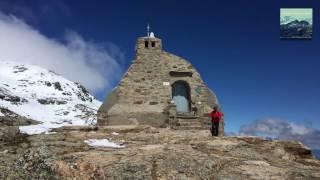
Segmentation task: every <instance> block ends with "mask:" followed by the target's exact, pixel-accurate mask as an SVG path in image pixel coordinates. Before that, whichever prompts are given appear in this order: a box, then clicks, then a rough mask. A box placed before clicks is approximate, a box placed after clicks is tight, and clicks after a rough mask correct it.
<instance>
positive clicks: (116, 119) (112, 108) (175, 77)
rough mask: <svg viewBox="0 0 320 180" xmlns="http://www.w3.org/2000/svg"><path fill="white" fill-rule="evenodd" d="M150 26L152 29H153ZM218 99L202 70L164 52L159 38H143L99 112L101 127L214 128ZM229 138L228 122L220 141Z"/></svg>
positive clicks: (222, 126) (220, 134)
mask: <svg viewBox="0 0 320 180" xmlns="http://www.w3.org/2000/svg"><path fill="white" fill-rule="evenodd" d="M148 27H149V26H148ZM216 105H217V106H219V105H218V100H217V97H216V95H215V94H214V93H213V92H212V91H211V90H210V89H209V88H208V87H207V86H206V85H205V83H204V82H203V81H202V79H201V77H200V74H199V73H198V72H197V71H196V69H195V68H194V67H193V66H192V65H191V64H190V63H189V62H188V61H187V60H184V59H182V58H181V57H178V56H175V55H173V54H171V53H168V52H166V51H164V50H163V47H162V41H161V39H159V38H156V37H155V35H154V33H152V32H151V33H149V28H148V33H147V36H146V37H140V38H138V40H137V43H136V47H135V58H134V60H133V62H132V64H131V66H130V67H129V69H128V71H127V72H126V73H125V74H124V76H123V77H122V79H121V81H120V82H119V84H118V86H117V87H115V88H114V89H113V90H112V91H111V92H110V93H109V94H108V95H107V97H106V99H105V101H104V103H103V104H102V106H101V107H100V109H99V111H98V125H99V126H108V125H151V126H155V127H171V128H173V129H201V128H209V127H210V118H209V113H210V112H211V110H212V107H213V106H216ZM223 134H224V120H222V121H221V123H220V128H219V136H223Z"/></svg>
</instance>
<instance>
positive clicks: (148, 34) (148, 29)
mask: <svg viewBox="0 0 320 180" xmlns="http://www.w3.org/2000/svg"><path fill="white" fill-rule="evenodd" d="M147 36H148V37H149V36H150V26H149V24H148V25H147Z"/></svg>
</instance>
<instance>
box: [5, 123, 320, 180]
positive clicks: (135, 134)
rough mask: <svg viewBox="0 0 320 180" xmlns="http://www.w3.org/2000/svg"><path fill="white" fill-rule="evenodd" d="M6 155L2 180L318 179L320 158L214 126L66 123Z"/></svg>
mask: <svg viewBox="0 0 320 180" xmlns="http://www.w3.org/2000/svg"><path fill="white" fill-rule="evenodd" d="M114 132H117V133H114ZM87 139H108V140H110V141H112V142H115V143H118V144H119V143H122V144H123V145H124V146H125V147H124V148H110V147H109V148H108V147H92V146H89V145H87V144H86V143H84V141H85V140H87ZM12 149H15V151H14V152H12ZM6 150H7V151H6ZM0 159H1V160H0V162H1V163H0V172H1V173H2V174H1V175H0V178H6V177H10V178H19V177H28V178H31V179H32V178H42V179H50V178H51V179H68V178H69V179H70V178H75V179H290V180H291V179H319V178H320V161H319V160H316V159H314V157H313V155H312V153H311V151H310V150H309V149H308V148H306V147H304V146H303V145H302V144H301V143H299V142H294V141H270V140H264V139H261V138H257V137H211V136H210V133H209V131H208V130H170V129H165V128H154V127H149V126H120V127H116V126H114V127H103V128H99V129H97V128H93V127H88V128H86V127H64V128H60V129H57V130H56V133H55V134H49V135H44V134H42V135H34V136H29V137H27V139H26V140H25V142H23V143H17V144H15V145H11V146H2V147H0ZM4 161H5V162H4ZM17 169H19V170H17ZM35 172H36V173H35Z"/></svg>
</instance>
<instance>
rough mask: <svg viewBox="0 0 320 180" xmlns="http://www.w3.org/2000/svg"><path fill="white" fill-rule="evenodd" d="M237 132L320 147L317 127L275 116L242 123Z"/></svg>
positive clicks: (319, 133) (319, 134)
mask: <svg viewBox="0 0 320 180" xmlns="http://www.w3.org/2000/svg"><path fill="white" fill-rule="evenodd" d="M302 123H303V121H302ZM239 134H240V135H254V136H257V135H258V136H264V137H275V138H279V139H283V140H297V141H301V142H302V143H303V144H305V145H307V146H309V147H311V148H313V149H320V130H319V129H315V128H312V127H307V126H305V125H303V124H296V123H292V122H288V121H285V120H281V119H277V118H266V119H259V120H256V121H254V122H252V123H250V124H245V125H242V126H241V128H240V131H239Z"/></svg>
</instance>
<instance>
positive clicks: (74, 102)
mask: <svg viewBox="0 0 320 180" xmlns="http://www.w3.org/2000/svg"><path fill="white" fill-rule="evenodd" d="M100 105H101V102H100V101H98V100H97V99H95V98H94V97H93V96H92V95H90V94H89V92H88V91H87V90H86V89H85V88H84V87H83V86H82V85H80V84H79V83H75V82H72V81H69V80H67V79H65V78H63V77H62V76H60V75H58V74H56V73H54V72H52V71H49V70H46V69H43V68H40V67H37V66H34V65H27V64H24V65H21V64H18V63H15V62H11V61H1V60H0V108H6V109H9V110H11V111H13V112H15V113H17V114H19V115H21V116H25V117H27V118H29V119H33V120H36V121H40V122H43V123H42V124H38V125H30V126H21V127H20V130H21V131H22V132H25V133H28V134H37V133H42V132H48V129H50V128H55V127H60V126H64V125H90V124H95V123H96V113H97V110H98V108H99V107H100ZM0 112H1V111H0ZM0 115H2V116H3V115H5V114H3V113H1V114H0Z"/></svg>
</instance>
